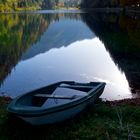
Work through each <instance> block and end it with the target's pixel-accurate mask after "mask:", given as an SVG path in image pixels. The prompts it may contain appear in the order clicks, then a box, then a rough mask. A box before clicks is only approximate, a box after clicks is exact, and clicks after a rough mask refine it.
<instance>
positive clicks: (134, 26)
mask: <svg viewBox="0 0 140 140" xmlns="http://www.w3.org/2000/svg"><path fill="white" fill-rule="evenodd" d="M135 16H136V15H134V16H133V15H127V16H124V15H122V14H104V13H90V14H85V15H84V16H83V20H84V21H85V22H86V24H87V25H88V26H89V27H90V29H91V30H92V31H93V32H94V33H95V34H96V35H97V36H98V37H99V39H100V40H101V41H102V42H103V43H104V45H105V47H106V50H107V51H108V52H109V53H110V55H111V57H112V59H113V61H114V62H115V64H116V65H117V66H118V68H119V69H120V70H121V71H122V72H124V73H125V75H126V78H127V80H128V83H129V86H130V89H131V92H132V93H134V94H136V93H138V96H139V95H140V18H138V16H137V18H135Z"/></svg>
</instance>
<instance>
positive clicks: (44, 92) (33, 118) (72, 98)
mask: <svg viewBox="0 0 140 140" xmlns="http://www.w3.org/2000/svg"><path fill="white" fill-rule="evenodd" d="M104 88H105V83H103V82H89V83H77V82H74V81H61V82H57V83H54V84H51V85H48V86H46V87H43V88H40V89H37V90H34V91H31V92H28V93H26V94H23V95H20V96H18V97H16V98H15V99H13V100H12V102H11V103H10V104H9V105H8V108H7V110H8V112H10V113H12V114H14V115H16V116H17V117H19V118H21V119H23V120H24V121H26V122H28V123H30V124H32V125H44V124H53V123H58V122H62V121H65V120H67V119H70V118H72V117H74V116H75V115H76V114H78V113H80V112H81V111H82V110H84V109H85V108H86V107H87V106H88V105H90V104H94V102H95V101H96V100H97V99H98V98H99V96H100V95H101V94H102V92H103V90H104Z"/></svg>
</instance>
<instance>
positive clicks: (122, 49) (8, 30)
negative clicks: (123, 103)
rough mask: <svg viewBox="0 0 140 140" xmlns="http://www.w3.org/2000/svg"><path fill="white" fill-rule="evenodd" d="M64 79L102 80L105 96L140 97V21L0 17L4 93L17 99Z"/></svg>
mask: <svg viewBox="0 0 140 140" xmlns="http://www.w3.org/2000/svg"><path fill="white" fill-rule="evenodd" d="M61 80H74V81H77V82H89V81H104V82H106V83H107V86H106V88H105V90H104V93H103V95H102V96H101V97H102V98H104V99H109V100H115V99H122V98H130V97H138V96H139V95H140V19H139V17H136V16H135V15H131V16H130V15H127V16H124V15H109V14H101V13H98V14H95V13H94V14H93V13H92V14H91V13H82V12H80V11H61V12H60V11H41V12H36V13H26V14H23V13H19V14H1V15H0V94H1V95H2V96H3V95H8V96H11V97H15V96H17V95H20V94H23V93H25V92H27V91H30V90H33V89H36V88H39V87H42V86H46V85H48V84H50V83H53V82H57V81H61Z"/></svg>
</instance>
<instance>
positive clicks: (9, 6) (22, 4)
mask: <svg viewBox="0 0 140 140" xmlns="http://www.w3.org/2000/svg"><path fill="white" fill-rule="evenodd" d="M80 2H81V0H0V12H11V11H20V10H38V9H55V8H59V7H77V6H78V5H80Z"/></svg>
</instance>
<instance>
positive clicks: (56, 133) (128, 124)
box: [0, 97, 140, 140]
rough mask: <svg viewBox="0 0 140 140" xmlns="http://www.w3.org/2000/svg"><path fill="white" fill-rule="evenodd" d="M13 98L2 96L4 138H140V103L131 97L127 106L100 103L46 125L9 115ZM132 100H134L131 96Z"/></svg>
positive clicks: (0, 125)
mask: <svg viewBox="0 0 140 140" xmlns="http://www.w3.org/2000/svg"><path fill="white" fill-rule="evenodd" d="M136 100H138V101H139V99H136ZM10 101H11V98H9V97H4V98H2V97H0V134H1V135H0V140H6V139H17V140H18V139H22V140H24V139H25V140H26V139H33V140H38V139H40V140H44V139H49V140H55V139H61V140H62V139H63V140H72V139H79V140H85V139H86V140H90V139H100V140H105V139H111V140H115V139H128V137H129V138H131V139H137V138H140V120H139V116H140V105H139V104H135V105H132V104H127V103H128V99H127V100H126V99H125V100H123V103H124V102H125V103H126V104H125V105H122V103H118V102H120V101H115V102H113V103H112V101H107V102H99V103H97V104H95V105H94V106H93V107H92V106H91V107H90V108H87V109H86V110H85V111H84V112H82V113H81V114H79V115H77V116H76V117H74V118H73V119H71V120H67V121H66V122H63V123H60V124H55V125H45V126H31V125H29V124H26V123H25V122H23V121H21V120H20V119H18V118H16V117H15V116H12V115H11V114H9V113H8V112H7V111H6V107H7V105H8V104H9V102H10ZM132 101H134V99H129V102H132ZM114 103H115V105H114ZM13 134H14V135H13Z"/></svg>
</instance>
